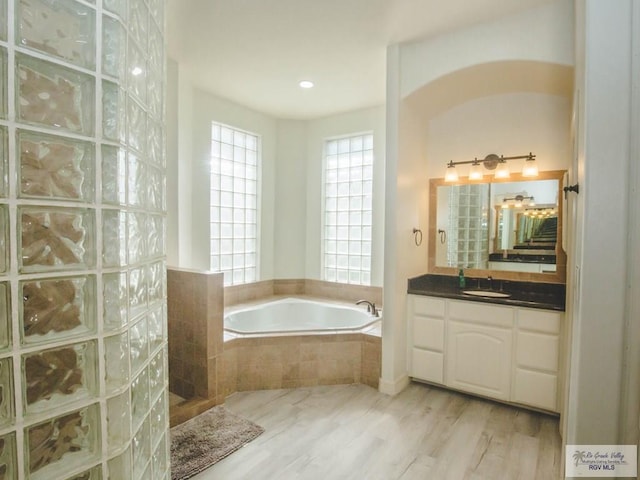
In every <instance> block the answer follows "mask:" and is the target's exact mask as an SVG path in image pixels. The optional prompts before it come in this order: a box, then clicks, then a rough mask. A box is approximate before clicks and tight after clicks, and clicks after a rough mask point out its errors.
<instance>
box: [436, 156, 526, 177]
mask: <svg viewBox="0 0 640 480" xmlns="http://www.w3.org/2000/svg"><path fill="white" fill-rule="evenodd" d="M523 158H524V159H525V162H524V167H523V168H522V176H523V177H537V176H538V165H537V163H536V156H535V155H534V154H532V153H531V152H529V155H518V156H515V157H503V156H502V155H500V156H498V155H496V154H495V153H490V154H489V155H487V156H486V157H484V159H483V160H478V158H477V157H476V158H474V159H473V160H467V161H462V162H454V161H453V160H451V161H450V162H449V163H447V171H446V172H445V175H444V181H445V182H457V181H458V172H457V171H456V165H471V169H470V170H469V180H474V181H477V180H482V177H483V176H484V172H483V169H482V167H484V168H486V169H487V170H495V173H494V174H493V176H494V178H509V175H510V171H509V167H508V166H507V160H521V159H523Z"/></svg>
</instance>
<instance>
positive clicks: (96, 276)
mask: <svg viewBox="0 0 640 480" xmlns="http://www.w3.org/2000/svg"><path fill="white" fill-rule="evenodd" d="M164 23H165V20H164V0H98V1H96V0H0V479H15V478H17V479H36V480H37V479H53V478H55V479H76V478H82V479H91V480H96V479H118V480H122V479H134V480H137V479H143V478H144V479H154V480H155V479H163V478H167V479H168V478H170V471H169V461H168V455H169V450H168V449H169V437H168V401H167V356H168V353H167V328H166V324H167V320H166V267H165V256H164V228H165V210H166V209H165V160H164V129H165V127H164V104H163V102H164V85H165V60H164V58H165V53H164V52H165V47H164Z"/></svg>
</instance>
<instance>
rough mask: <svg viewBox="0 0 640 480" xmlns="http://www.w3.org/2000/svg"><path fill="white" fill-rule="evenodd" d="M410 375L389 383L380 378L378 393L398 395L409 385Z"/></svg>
mask: <svg viewBox="0 0 640 480" xmlns="http://www.w3.org/2000/svg"><path fill="white" fill-rule="evenodd" d="M409 381H410V380H409V375H402V376H401V377H400V378H398V379H396V380H394V381H391V382H390V381H388V380H385V379H383V378H382V377H380V382H379V384H378V391H379V392H380V393H385V394H387V395H397V394H398V393H400V392H401V391H403V390H404V389H405V388H407V385H409Z"/></svg>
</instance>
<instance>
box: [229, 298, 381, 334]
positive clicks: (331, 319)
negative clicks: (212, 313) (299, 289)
mask: <svg viewBox="0 0 640 480" xmlns="http://www.w3.org/2000/svg"><path fill="white" fill-rule="evenodd" d="M380 320H381V317H374V316H372V315H371V314H369V313H367V311H366V309H365V308H364V306H360V307H355V306H354V307H350V306H345V305H339V304H335V303H329V302H322V301H318V300H307V299H301V298H284V299H281V300H275V301H272V302H267V303H262V304H258V305H255V306H252V307H250V308H246V309H242V310H237V311H234V312H232V313H229V314H227V315H225V317H224V329H225V330H226V331H228V332H232V333H238V334H243V335H246V334H261V335H265V334H266V335H269V334H293V333H303V334H306V333H313V332H328V331H329V332H330V331H336V332H343V331H359V330H362V329H364V328H366V327H369V326H371V325H373V324H375V323H376V322H378V321H380Z"/></svg>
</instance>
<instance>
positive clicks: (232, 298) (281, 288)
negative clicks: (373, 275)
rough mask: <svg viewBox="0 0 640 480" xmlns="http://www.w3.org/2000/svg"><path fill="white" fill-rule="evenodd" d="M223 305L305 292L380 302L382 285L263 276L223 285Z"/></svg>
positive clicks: (318, 295)
mask: <svg viewBox="0 0 640 480" xmlns="http://www.w3.org/2000/svg"><path fill="white" fill-rule="evenodd" d="M224 294H225V306H226V307H230V306H234V305H237V304H240V303H247V302H251V301H254V300H259V299H263V298H267V297H271V296H274V295H309V296H312V297H320V298H325V299H326V298H329V299H332V300H341V301H344V302H352V303H355V302H357V301H358V300H361V299H365V300H369V301H371V302H373V303H375V304H376V305H377V306H381V305H382V287H372V286H365V285H350V284H344V283H335V282H325V281H323V280H312V279H277V280H264V281H260V282H254V283H249V284H246V285H234V286H231V287H225V289H224Z"/></svg>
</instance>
